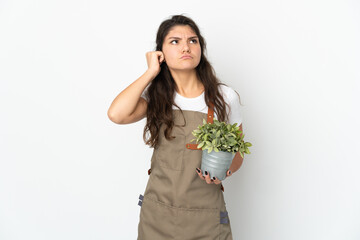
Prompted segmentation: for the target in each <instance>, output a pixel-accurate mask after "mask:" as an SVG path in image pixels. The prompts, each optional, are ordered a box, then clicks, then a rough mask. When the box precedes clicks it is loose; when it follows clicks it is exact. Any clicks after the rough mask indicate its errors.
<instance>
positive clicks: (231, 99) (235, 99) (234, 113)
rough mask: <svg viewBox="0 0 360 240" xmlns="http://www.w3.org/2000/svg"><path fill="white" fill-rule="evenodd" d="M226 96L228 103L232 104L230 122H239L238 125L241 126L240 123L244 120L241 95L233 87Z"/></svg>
mask: <svg viewBox="0 0 360 240" xmlns="http://www.w3.org/2000/svg"><path fill="white" fill-rule="evenodd" d="M226 97H227V100H228V104H229V105H230V111H229V123H230V124H234V123H237V125H236V126H240V124H241V123H242V122H243V118H242V108H241V105H240V101H239V96H238V95H237V93H236V92H235V91H234V90H233V89H231V88H230V89H229V92H228V94H227V96H226Z"/></svg>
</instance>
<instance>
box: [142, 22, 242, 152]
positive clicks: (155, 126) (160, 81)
mask: <svg viewBox="0 0 360 240" xmlns="http://www.w3.org/2000/svg"><path fill="white" fill-rule="evenodd" d="M177 25H188V26H190V27H191V28H192V30H193V31H194V32H195V33H196V35H197V37H198V39H199V43H200V47H201V59H200V62H199V64H198V66H197V67H196V74H197V77H198V79H199V80H200V81H201V82H202V84H203V85H204V87H205V102H206V105H207V106H208V107H210V102H212V103H213V104H214V111H215V112H216V114H217V116H218V120H219V121H229V116H228V114H229V113H227V110H226V106H225V105H227V106H228V108H229V105H228V104H227V103H226V102H225V100H224V98H223V96H222V95H221V93H220V91H219V85H221V84H222V85H226V84H224V83H221V82H220V81H219V79H218V78H217V77H216V74H215V71H214V69H213V67H212V66H211V64H210V63H209V61H208V60H207V58H206V56H205V51H206V42H205V39H204V38H203V37H202V35H201V33H200V30H199V28H198V27H197V25H196V24H195V22H194V21H193V20H192V19H191V18H189V17H186V16H184V15H173V16H172V17H171V18H170V19H167V20H165V21H163V22H162V23H161V24H160V26H159V29H158V32H157V35H156V48H155V51H162V46H163V42H164V39H165V37H166V36H167V34H168V33H169V31H170V30H171V29H172V27H174V26H177ZM175 89H176V83H175V81H174V79H173V77H172V75H171V73H170V71H169V68H168V66H167V65H166V62H162V64H161V70H160V72H159V74H158V75H157V76H156V77H155V78H154V79H153V80H152V81H151V83H150V85H149V86H148V89H147V91H146V92H145V94H146V97H147V99H148V105H147V112H146V117H147V120H146V125H145V127H144V133H143V139H144V142H145V144H146V145H150V147H155V148H156V147H157V145H158V139H159V134H160V127H161V125H162V124H165V126H166V128H165V130H164V135H165V138H166V139H168V140H171V139H173V138H175V137H174V136H170V134H171V131H172V129H173V127H174V116H173V109H172V106H173V105H175V106H176V107H178V108H179V110H180V111H181V113H182V110H181V108H180V107H179V106H178V105H177V104H176V103H175V102H174V93H175ZM237 94H238V93H237ZM238 96H239V94H238ZM239 97H240V96H239ZM185 124H186V122H185ZM147 132H150V138H149V139H146V134H147Z"/></svg>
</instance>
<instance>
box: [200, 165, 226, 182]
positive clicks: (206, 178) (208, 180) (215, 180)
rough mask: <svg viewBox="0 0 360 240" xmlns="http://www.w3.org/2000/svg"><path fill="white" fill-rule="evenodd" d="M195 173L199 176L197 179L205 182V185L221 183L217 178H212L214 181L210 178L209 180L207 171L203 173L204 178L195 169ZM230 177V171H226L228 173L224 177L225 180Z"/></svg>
mask: <svg viewBox="0 0 360 240" xmlns="http://www.w3.org/2000/svg"><path fill="white" fill-rule="evenodd" d="M196 172H197V174H198V175H199V177H200V178H201V179H202V180H205V181H206V183H207V184H213V183H215V184H220V183H221V181H220V180H219V179H218V178H217V177H214V178H215V179H211V178H210V173H208V172H207V171H205V177H204V176H203V174H202V171H201V169H199V168H196ZM231 175H232V172H231V171H230V170H228V171H227V172H226V177H225V179H226V178H227V177H230V176H231Z"/></svg>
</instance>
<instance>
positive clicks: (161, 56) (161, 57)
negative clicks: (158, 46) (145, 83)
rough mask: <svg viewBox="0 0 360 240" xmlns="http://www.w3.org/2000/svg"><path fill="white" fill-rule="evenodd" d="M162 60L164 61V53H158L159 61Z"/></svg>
mask: <svg viewBox="0 0 360 240" xmlns="http://www.w3.org/2000/svg"><path fill="white" fill-rule="evenodd" d="M163 61H165V57H164V54H163V53H161V54H160V63H162V62H163Z"/></svg>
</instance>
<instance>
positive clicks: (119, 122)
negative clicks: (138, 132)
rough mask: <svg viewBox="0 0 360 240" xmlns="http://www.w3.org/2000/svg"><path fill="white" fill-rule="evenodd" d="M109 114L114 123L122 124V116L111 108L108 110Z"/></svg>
mask: <svg viewBox="0 0 360 240" xmlns="http://www.w3.org/2000/svg"><path fill="white" fill-rule="evenodd" d="M107 116H108V118H109V119H110V121H112V122H113V123H116V124H122V119H121V117H119V116H117V115H115V114H114V113H112V112H111V111H110V110H108V112H107Z"/></svg>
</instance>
